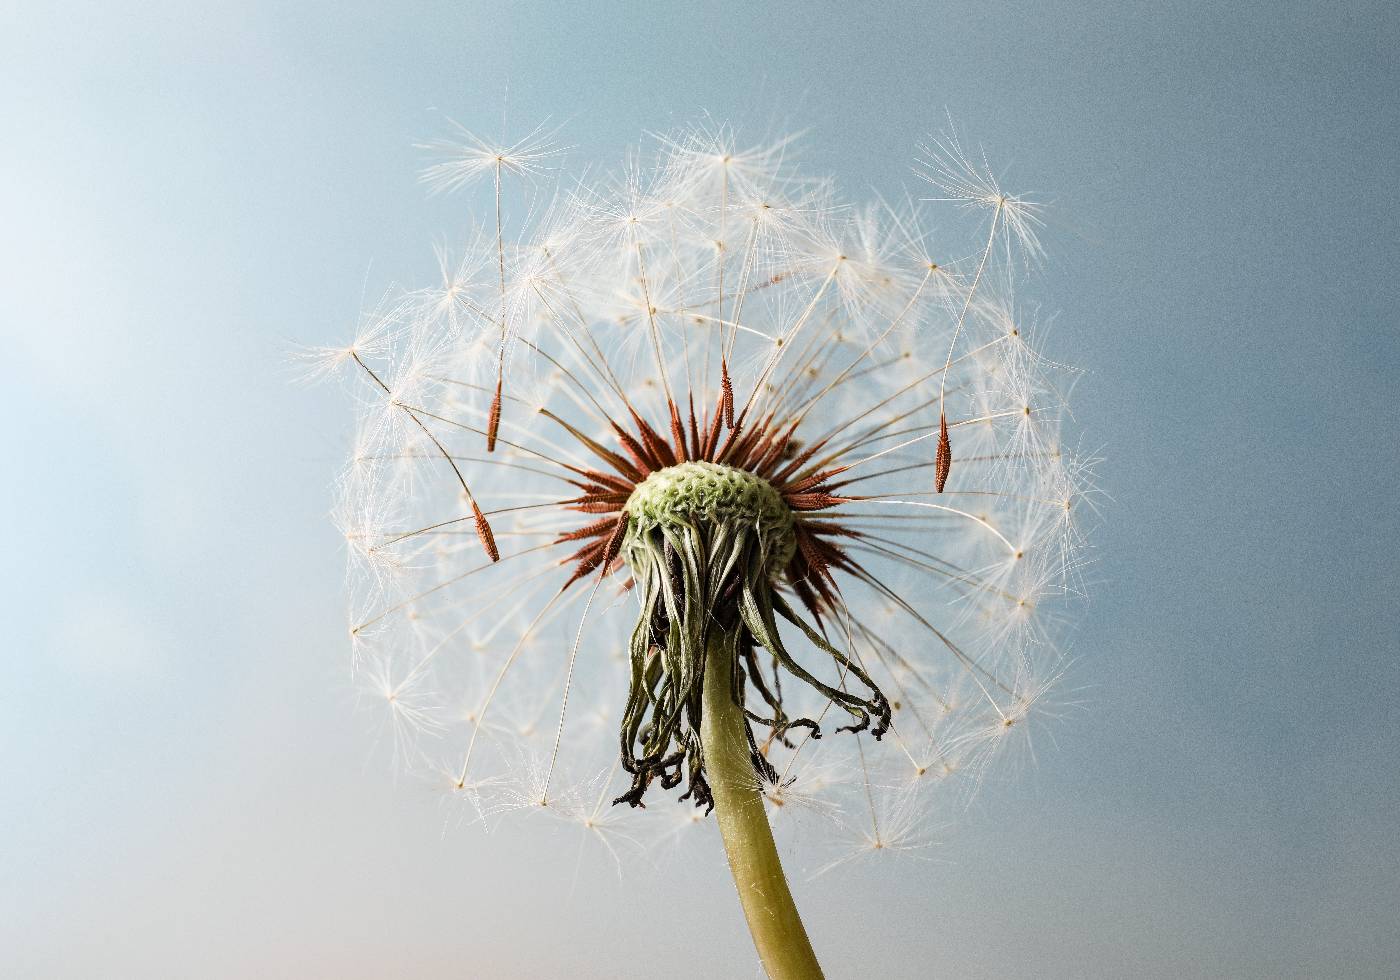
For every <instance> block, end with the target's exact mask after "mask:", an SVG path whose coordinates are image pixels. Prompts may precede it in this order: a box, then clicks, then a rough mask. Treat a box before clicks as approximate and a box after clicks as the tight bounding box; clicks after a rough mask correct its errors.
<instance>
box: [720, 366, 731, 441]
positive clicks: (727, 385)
mask: <svg viewBox="0 0 1400 980" xmlns="http://www.w3.org/2000/svg"><path fill="white" fill-rule="evenodd" d="M719 387H720V391H721V392H722V396H721V398H722V401H723V404H724V424H725V425H726V426H727V427H728V428H731V429H732V428H734V385H733V384H732V383H731V382H730V380H729V362H728V361H727V360H724V359H721V360H720V362H719Z"/></svg>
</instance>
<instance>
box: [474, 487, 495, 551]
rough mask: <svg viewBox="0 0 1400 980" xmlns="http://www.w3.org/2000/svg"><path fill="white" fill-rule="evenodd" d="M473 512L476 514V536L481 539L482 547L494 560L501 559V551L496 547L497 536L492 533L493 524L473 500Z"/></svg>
mask: <svg viewBox="0 0 1400 980" xmlns="http://www.w3.org/2000/svg"><path fill="white" fill-rule="evenodd" d="M472 513H473V514H474V515H476V536H477V537H478V538H480V539H481V547H483V548H485V549H486V554H487V556H488V557H489V558H490V559H491V560H492V561H500V560H501V553H500V551H498V550H497V549H496V536H495V535H494V534H492V533H491V525H490V524H489V523H487V521H486V515H485V514H483V513H482V512H481V508H480V507H478V506H477V505H476V501H475V500H473V501H472Z"/></svg>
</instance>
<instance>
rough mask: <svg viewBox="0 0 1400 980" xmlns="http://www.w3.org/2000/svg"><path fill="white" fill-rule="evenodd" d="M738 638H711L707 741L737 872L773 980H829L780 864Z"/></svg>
mask: <svg viewBox="0 0 1400 980" xmlns="http://www.w3.org/2000/svg"><path fill="white" fill-rule="evenodd" d="M726 639H728V640H731V641H732V639H733V638H732V637H729V638H726V637H725V636H724V635H723V634H720V633H718V631H714V632H711V634H710V640H709V644H708V647H707V649H706V652H705V681H704V688H703V699H704V713H703V716H702V719H701V727H700V738H701V741H702V744H703V745H704V752H705V775H706V778H707V779H708V781H709V784H710V789H711V790H712V791H713V793H714V798H715V818H716V819H717V820H718V821H719V832H720V836H722V837H723V838H724V850H725V853H726V854H727V855H728V856H729V870H730V872H731V873H732V874H733V875H734V887H735V888H737V889H738V891H739V901H740V902H741V903H743V906H744V915H745V917H746V918H747V919H748V920H749V932H750V933H751V934H752V935H753V943H754V946H756V947H757V948H758V958H759V959H760V960H762V961H763V968H764V970H766V971H767V972H768V976H769V978H770V980H821V978H822V969H821V967H820V966H818V965H817V957H816V954H815V953H813V952H812V943H811V941H810V940H809V939H808V938H807V930H806V929H805V928H803V926H802V919H801V918H799V917H798V914H797V906H796V905H794V904H793V901H792V892H791V891H790V890H789V889H788V883H787V876H786V875H785V874H783V866H782V863H781V862H780V861H779V860H778V849H777V847H776V846H775V845H774V843H773V829H772V828H771V827H770V826H769V825H768V814H767V813H766V812H765V810H764V807H763V795H762V794H761V793H760V792H759V788H758V780H757V777H756V776H755V774H754V771H753V763H752V762H751V761H750V759H749V740H748V735H747V729H746V725H747V722H746V721H745V718H744V712H743V710H742V709H741V708H740V707H739V705H738V704H737V703H735V700H734V688H733V673H734V654H733V644H732V642H729V643H727V642H726Z"/></svg>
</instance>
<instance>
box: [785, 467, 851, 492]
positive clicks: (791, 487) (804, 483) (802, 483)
mask: <svg viewBox="0 0 1400 980" xmlns="http://www.w3.org/2000/svg"><path fill="white" fill-rule="evenodd" d="M848 469H850V467H849V466H833V467H832V468H831V469H829V470H823V471H822V472H820V473H813V474H812V475H811V476H808V477H803V478H802V479H801V480H798V481H797V482H796V483H790V484H788V485H787V486H785V487H783V488H782V492H783V493H784V494H792V493H804V492H805V491H807V490H811V489H812V488H813V487H815V486H819V485H821V484H823V483H825V482H826V481H827V480H829V479H831V478H832V477H833V476H836V475H838V474H841V473H844V472H846V470H848Z"/></svg>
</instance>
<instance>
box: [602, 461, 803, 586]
mask: <svg viewBox="0 0 1400 980" xmlns="http://www.w3.org/2000/svg"><path fill="white" fill-rule="evenodd" d="M626 510H627V514H628V516H629V517H630V518H631V519H630V521H629V526H628V538H629V539H632V540H636V539H637V538H639V537H642V536H646V535H649V534H650V532H652V531H654V530H658V529H660V530H666V529H668V528H669V529H677V528H680V527H696V526H700V527H705V528H707V529H715V528H719V527H723V526H725V525H729V526H731V527H735V526H738V527H744V528H746V529H749V530H751V531H754V532H756V534H757V536H758V540H759V543H760V547H761V548H762V550H763V553H764V557H765V561H764V565H765V566H766V567H767V569H768V571H769V574H770V575H776V574H777V573H778V572H779V571H781V570H782V569H783V568H784V567H785V566H786V565H787V563H788V562H789V561H790V560H791V559H792V556H793V552H794V551H795V550H796V549H797V541H796V538H795V537H794V536H793V531H792V528H793V516H792V510H791V509H789V507H788V505H787V504H785V503H784V502H783V498H782V496H781V495H780V494H779V493H778V491H777V490H775V489H773V485H772V484H771V483H769V482H768V481H767V480H765V479H763V478H762V477H758V476H754V475H753V474H752V473H749V472H746V471H745V470H739V469H735V468H734V467H732V466H725V465H723V464H721V463H709V462H704V461H694V462H687V463H681V464H679V465H677V466H668V467H666V468H665V469H661V470H657V471H655V472H654V473H652V474H651V475H650V476H648V477H647V478H646V479H645V480H643V481H642V482H641V483H639V484H637V486H636V488H635V489H634V490H633V491H632V496H631V497H629V498H628V500H627V507H626ZM623 550H624V554H625V553H626V552H627V551H629V550H630V549H628V548H626V547H624V549H623Z"/></svg>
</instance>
